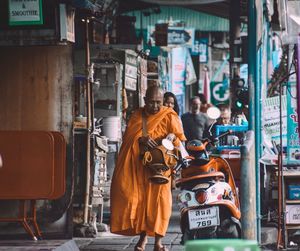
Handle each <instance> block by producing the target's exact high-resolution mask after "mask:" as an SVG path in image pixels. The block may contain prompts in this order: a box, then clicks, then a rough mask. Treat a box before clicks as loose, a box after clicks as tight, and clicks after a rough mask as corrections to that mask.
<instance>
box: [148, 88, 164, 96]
mask: <svg viewBox="0 0 300 251" xmlns="http://www.w3.org/2000/svg"><path fill="white" fill-rule="evenodd" d="M154 93H155V94H161V96H163V91H162V89H160V88H159V87H158V86H151V87H149V88H147V90H146V98H147V97H149V96H151V95H153V94H154Z"/></svg>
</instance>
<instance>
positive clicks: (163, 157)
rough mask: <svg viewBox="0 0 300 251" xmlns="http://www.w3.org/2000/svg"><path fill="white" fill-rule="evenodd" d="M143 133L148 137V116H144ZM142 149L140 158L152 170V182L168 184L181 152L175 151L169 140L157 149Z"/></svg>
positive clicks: (150, 178)
mask: <svg viewBox="0 0 300 251" xmlns="http://www.w3.org/2000/svg"><path fill="white" fill-rule="evenodd" d="M142 122H143V123H142V125H143V128H142V132H143V136H144V137H146V136H148V132H147V121H146V115H145V114H144V113H143V114H142ZM139 147H140V156H141V158H142V161H143V165H144V166H145V167H146V168H149V169H150V173H151V176H150V177H149V180H150V182H153V183H156V184H166V183H168V182H169V180H170V177H171V175H172V169H173V168H174V167H175V165H176V164H177V160H178V156H179V150H178V149H175V148H174V146H173V143H172V142H171V141H169V140H167V139H163V140H162V141H161V144H160V145H159V146H157V147H155V148H152V149H148V148H147V147H145V146H143V145H141V144H140V145H139Z"/></svg>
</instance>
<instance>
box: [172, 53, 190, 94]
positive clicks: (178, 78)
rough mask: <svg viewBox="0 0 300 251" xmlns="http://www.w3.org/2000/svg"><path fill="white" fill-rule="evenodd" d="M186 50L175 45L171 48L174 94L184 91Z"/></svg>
mask: <svg viewBox="0 0 300 251" xmlns="http://www.w3.org/2000/svg"><path fill="white" fill-rule="evenodd" d="M186 52H187V49H186V48H184V47H176V48H173V49H172V67H171V69H172V70H171V71H172V76H171V81H172V82H171V83H172V92H173V93H174V94H175V95H181V94H183V93H184V91H185V90H184V85H185V78H186Z"/></svg>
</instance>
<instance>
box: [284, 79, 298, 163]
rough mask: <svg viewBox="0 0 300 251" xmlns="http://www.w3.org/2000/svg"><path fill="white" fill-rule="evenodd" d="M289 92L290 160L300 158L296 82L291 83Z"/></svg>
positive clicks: (288, 154)
mask: <svg viewBox="0 0 300 251" xmlns="http://www.w3.org/2000/svg"><path fill="white" fill-rule="evenodd" d="M289 85H290V87H288V88H289V89H290V91H289V92H287V104H288V105H287V157H288V161H289V162H293V161H296V160H298V161H299V160H300V140H299V128H298V114H297V98H296V97H297V91H296V83H295V82H294V83H289Z"/></svg>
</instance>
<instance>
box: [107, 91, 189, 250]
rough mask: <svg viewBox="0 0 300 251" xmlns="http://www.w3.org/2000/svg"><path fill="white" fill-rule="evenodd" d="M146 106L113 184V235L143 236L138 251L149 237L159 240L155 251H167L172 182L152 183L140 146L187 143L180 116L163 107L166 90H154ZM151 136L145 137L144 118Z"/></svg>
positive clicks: (134, 121) (129, 132) (127, 138)
mask: <svg viewBox="0 0 300 251" xmlns="http://www.w3.org/2000/svg"><path fill="white" fill-rule="evenodd" d="M144 100H145V106H144V107H143V108H140V109H138V110H137V111H135V112H134V113H133V114H132V115H131V118H130V120H129V122H128V126H127V129H126V131H125V134H124V137H123V142H122V146H121V149H120V153H119V156H118V160H117V164H116V167H115V170H114V174H113V178H112V184H111V226H110V227H111V232H112V233H116V234H121V235H140V239H139V241H138V243H137V245H136V246H135V251H143V250H145V246H146V243H147V236H153V237H155V244H154V251H167V248H166V247H165V246H163V245H162V242H161V239H162V237H163V236H164V235H165V234H166V231H167V228H168V224H169V219H170V216H171V212H172V195H171V182H168V183H167V184H155V183H151V182H150V181H149V180H148V178H149V176H150V172H149V170H148V169H147V168H145V166H143V163H142V159H141V158H140V146H139V145H144V146H147V147H148V149H149V148H153V147H155V146H157V143H156V142H158V140H159V139H163V138H165V137H166V136H167V135H169V134H174V135H175V136H176V139H175V140H174V142H173V143H174V145H175V146H178V145H179V143H180V141H185V140H186V138H185V136H184V134H183V129H182V126H181V123H180V121H179V118H178V115H177V114H176V112H175V111H174V110H173V109H172V108H168V107H164V106H163V93H162V90H161V89H160V88H158V87H156V86H153V87H150V88H148V89H147V91H146V96H145V97H144ZM143 113H144V114H145V117H146V121H147V132H148V136H147V137H146V136H142V128H143V125H142V124H143V123H142V114H143Z"/></svg>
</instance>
